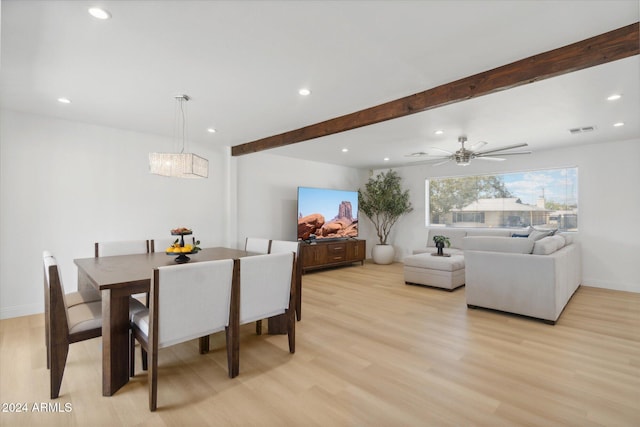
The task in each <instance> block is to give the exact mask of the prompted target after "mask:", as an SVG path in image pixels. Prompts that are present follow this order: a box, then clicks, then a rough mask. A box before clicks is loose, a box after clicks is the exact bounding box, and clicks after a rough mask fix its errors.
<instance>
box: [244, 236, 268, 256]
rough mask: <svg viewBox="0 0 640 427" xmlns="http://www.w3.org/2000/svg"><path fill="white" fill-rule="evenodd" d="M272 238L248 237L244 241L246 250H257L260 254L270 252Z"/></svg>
mask: <svg viewBox="0 0 640 427" xmlns="http://www.w3.org/2000/svg"><path fill="white" fill-rule="evenodd" d="M269 246H271V240H269V239H262V238H260V237H247V239H246V240H245V242H244V250H245V251H247V252H256V253H259V254H268V253H269Z"/></svg>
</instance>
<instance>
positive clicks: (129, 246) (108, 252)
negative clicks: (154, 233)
mask: <svg viewBox="0 0 640 427" xmlns="http://www.w3.org/2000/svg"><path fill="white" fill-rule="evenodd" d="M149 252H150V243H149V240H115V241H109V242H96V243H94V253H95V257H96V258H98V257H101V256H116V255H135V254H147V253H149ZM132 297H133V298H144V300H145V304H146V305H147V307H149V294H148V293H144V294H136V295H132Z"/></svg>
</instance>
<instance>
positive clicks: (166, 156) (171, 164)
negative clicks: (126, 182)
mask: <svg viewBox="0 0 640 427" xmlns="http://www.w3.org/2000/svg"><path fill="white" fill-rule="evenodd" d="M149 171H150V172H151V173H153V174H156V175H162V176H170V177H173V178H208V177H209V161H208V160H207V159H205V158H202V157H200V156H198V155H197V154H193V153H149Z"/></svg>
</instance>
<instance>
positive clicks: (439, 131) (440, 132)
mask: <svg viewBox="0 0 640 427" xmlns="http://www.w3.org/2000/svg"><path fill="white" fill-rule="evenodd" d="M434 133H435V134H436V135H442V134H443V133H444V131H443V130H441V129H438V130H437V131H435V132H434Z"/></svg>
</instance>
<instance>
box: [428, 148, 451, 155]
mask: <svg viewBox="0 0 640 427" xmlns="http://www.w3.org/2000/svg"><path fill="white" fill-rule="evenodd" d="M429 149H430V150H438V151H442V152H443V153H447V154H449V155H451V154H453V152H452V151H447V150H443V149H442V148H438V147H429Z"/></svg>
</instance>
